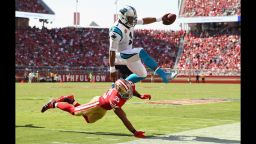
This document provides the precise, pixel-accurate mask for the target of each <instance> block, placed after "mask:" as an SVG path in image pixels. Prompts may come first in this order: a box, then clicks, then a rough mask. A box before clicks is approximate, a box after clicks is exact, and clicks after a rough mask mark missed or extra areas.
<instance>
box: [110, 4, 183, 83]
mask: <svg viewBox="0 0 256 144" xmlns="http://www.w3.org/2000/svg"><path fill="white" fill-rule="evenodd" d="M160 21H162V17H161V18H153V17H147V18H143V19H141V20H137V13H136V10H135V9H134V8H133V7H132V6H125V7H124V8H122V9H120V10H119V13H118V20H117V21H116V22H115V23H114V26H112V27H111V28H110V30H109V37H110V47H109V63H110V78H111V80H112V81H115V80H116V79H117V72H116V69H115V64H118V63H119V62H121V63H125V64H126V65H127V67H128V68H129V69H130V70H131V71H132V72H133V74H131V75H129V76H128V77H127V78H126V80H128V81H132V82H133V83H136V82H139V81H141V80H143V79H145V78H146V77H147V71H146V68H145V67H144V65H143V64H142V62H143V63H144V64H145V65H146V66H148V67H149V68H150V69H151V70H153V71H154V73H155V74H158V75H159V76H160V77H161V78H162V80H163V82H165V83H168V82H169V81H170V80H171V79H173V78H174V77H176V75H177V74H178V72H177V71H174V72H172V73H166V72H164V71H163V70H162V69H161V68H160V67H159V66H158V64H157V63H156V61H155V60H154V59H153V58H152V57H151V56H149V55H148V53H147V52H146V51H145V50H144V49H143V48H133V47H132V43H133V38H134V26H135V25H136V24H150V23H154V22H160Z"/></svg>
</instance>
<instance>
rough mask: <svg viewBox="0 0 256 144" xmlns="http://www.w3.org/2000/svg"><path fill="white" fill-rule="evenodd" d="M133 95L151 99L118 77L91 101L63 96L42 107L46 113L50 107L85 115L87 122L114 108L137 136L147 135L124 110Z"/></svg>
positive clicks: (95, 119)
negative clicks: (138, 128) (108, 87)
mask: <svg viewBox="0 0 256 144" xmlns="http://www.w3.org/2000/svg"><path fill="white" fill-rule="evenodd" d="M132 96H136V97H138V98H140V99H149V100H150V99H151V95H149V94H144V95H141V94H139V93H138V92H137V91H136V90H135V85H134V84H133V83H132V82H130V81H127V80H125V79H118V80H117V81H116V82H115V83H114V87H113V88H111V89H109V90H108V91H107V92H106V93H104V94H103V96H95V97H94V98H93V99H92V100H91V101H90V102H89V103H86V104H79V103H78V102H77V101H76V100H75V99H74V96H73V95H68V96H61V97H59V98H58V99H52V100H51V101H50V102H48V103H46V104H45V105H44V106H43V107H42V109H41V112H42V113H44V112H45V111H46V110H48V109H52V108H59V109H61V110H63V111H66V112H69V113H70V114H72V115H74V116H83V117H84V119H85V121H86V122H87V123H94V122H96V121H98V120H99V119H101V118H102V117H103V116H104V115H105V114H106V112H107V111H108V110H111V109H113V110H114V112H115V114H116V115H117V116H118V117H119V118H120V119H121V121H122V122H123V124H124V125H125V126H126V128H127V129H128V130H129V131H130V132H131V133H133V135H134V136H135V137H138V138H143V137H145V135H144V133H145V132H144V131H138V130H136V129H135V128H134V127H133V125H132V124H131V122H130V121H129V120H128V118H127V116H126V113H125V112H124V111H123V110H122V106H123V105H124V104H125V102H126V101H127V100H129V99H130V98H132Z"/></svg>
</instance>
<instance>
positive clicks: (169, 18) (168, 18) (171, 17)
mask: <svg viewBox="0 0 256 144" xmlns="http://www.w3.org/2000/svg"><path fill="white" fill-rule="evenodd" d="M175 19H176V15H175V14H172V13H166V14H164V15H163V16H162V17H159V18H155V17H146V18H143V19H142V20H138V24H144V25H145V24H151V23H154V22H160V21H162V23H163V24H164V25H170V24H172V23H173V22H174V21H175Z"/></svg>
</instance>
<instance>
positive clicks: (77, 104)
mask: <svg viewBox="0 0 256 144" xmlns="http://www.w3.org/2000/svg"><path fill="white" fill-rule="evenodd" d="M73 105H74V106H75V107H77V106H80V105H81V104H80V103H78V102H77V101H75V102H74V103H73Z"/></svg>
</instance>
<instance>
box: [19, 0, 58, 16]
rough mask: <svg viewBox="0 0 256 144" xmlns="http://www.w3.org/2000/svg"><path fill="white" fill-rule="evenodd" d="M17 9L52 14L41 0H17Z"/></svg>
mask: <svg viewBox="0 0 256 144" xmlns="http://www.w3.org/2000/svg"><path fill="white" fill-rule="evenodd" d="M15 10H16V11H23V12H32V13H44V14H52V13H53V12H52V11H51V10H49V8H47V6H45V5H43V2H42V1H41V0H15Z"/></svg>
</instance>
